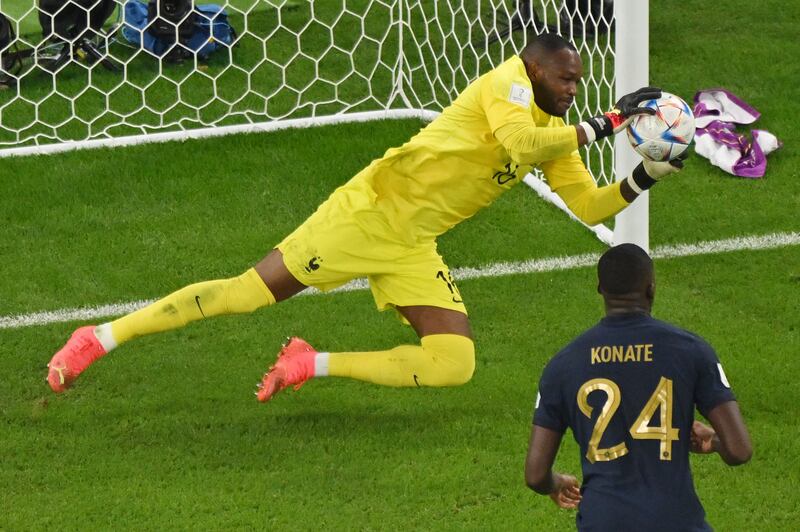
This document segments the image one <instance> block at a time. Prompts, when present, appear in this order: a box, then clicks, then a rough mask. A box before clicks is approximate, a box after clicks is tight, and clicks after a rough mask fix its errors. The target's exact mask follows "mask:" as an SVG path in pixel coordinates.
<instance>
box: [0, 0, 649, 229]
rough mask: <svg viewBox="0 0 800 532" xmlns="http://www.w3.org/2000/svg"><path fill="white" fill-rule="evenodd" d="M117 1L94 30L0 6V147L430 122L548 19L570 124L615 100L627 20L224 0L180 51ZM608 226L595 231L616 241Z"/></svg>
mask: <svg viewBox="0 0 800 532" xmlns="http://www.w3.org/2000/svg"><path fill="white" fill-rule="evenodd" d="M102 1H103V0H64V1H63V4H64V6H69V7H70V8H73V7H75V6H77V8H78V9H79V10H80V12H81V13H82V15H83V17H85V18H84V19H83V20H84V26H85V25H86V24H88V23H89V20H90V19H91V18H92V16H93V11H92V10H93V9H96V8H97V6H98V5H99V4H100V2H102ZM107 1H111V0H107ZM114 1H116V3H117V5H116V9H115V11H114V12H113V14H111V15H110V16H109V18H108V19H107V20H106V22H105V24H104V25H103V27H102V30H99V31H97V32H91V34H90V35H89V37H88V38H87V37H86V35H87V34H86V33H81V32H75V34H74V35H73V34H71V35H67V36H66V37H61V38H53V37H51V38H49V39H43V37H42V26H43V25H44V23H43V17H44V19H45V20H46V19H48V18H49V19H50V20H51V22H52V21H54V20H55V19H54V17H56V16H59V13H60V11H56V12H54V11H53V10H52V9H50V11H49V12H48V13H45V12H44V11H43V10H42V9H41V6H42V0H39V3H38V5H37V4H35V3H33V0H3V2H2V4H0V7H1V8H2V13H3V14H4V15H5V16H6V17H7V19H8V21H9V23H10V28H11V29H12V30H13V33H14V34H15V35H16V38H14V39H12V40H11V41H9V42H8V43H7V44H6V45H5V48H4V49H3V51H2V58H3V61H2V63H3V69H2V73H0V74H1V75H0V84H1V85H2V87H3V88H4V89H5V90H2V91H0V156H8V155H19V154H27V153H46V152H54V151H63V150H66V149H74V148H81V147H92V146H100V145H125V144H132V143H140V142H149V141H162V140H169V139H185V138H190V137H202V136H212V135H220V134H228V133H236V132H249V131H268V130H272V129H280V128H285V127H302V126H310V125H317V124H325V123H335V122H337V121H353V120H371V119H384V118H402V117H418V118H422V119H430V118H432V117H434V116H435V114H436V113H438V112H439V111H441V109H442V108H443V107H445V106H446V105H448V104H449V103H450V102H451V101H452V99H453V98H454V97H455V96H456V95H457V94H458V93H459V91H461V90H462V89H463V88H464V87H465V86H466V85H467V84H468V83H470V82H471V81H472V80H474V79H476V78H477V77H478V76H479V75H480V74H481V73H483V72H486V71H487V70H489V69H490V68H492V67H493V66H495V65H497V64H499V63H500V62H502V61H503V60H504V59H505V58H507V57H509V56H510V55H512V54H516V53H518V52H519V51H520V50H521V49H522V47H524V46H525V44H526V43H527V41H528V39H529V38H530V37H531V35H533V34H536V33H541V32H544V31H550V32H558V33H560V34H561V35H563V36H565V37H567V38H568V39H570V40H571V41H572V42H573V43H574V44H575V46H576V47H577V49H578V50H579V52H580V54H581V56H582V57H583V60H584V79H583V81H582V87H580V89H579V94H578V99H577V100H576V104H575V105H574V106H573V108H572V109H571V110H570V112H569V115H568V122H571V123H575V121H576V120H577V119H578V118H579V117H587V116H593V115H596V114H599V113H601V112H603V111H605V110H607V109H609V108H610V107H611V106H612V105H613V102H614V101H615V94H616V92H617V91H618V90H619V87H616V88H615V79H617V77H618V73H617V71H618V65H617V62H618V59H617V57H618V56H619V54H618V53H616V48H618V47H619V44H618V43H617V42H616V41H618V40H619V39H618V38H619V35H616V37H617V39H616V41H615V34H618V33H620V32H621V31H622V30H624V28H622V27H620V24H619V23H618V22H617V21H615V18H614V5H613V0H472V1H469V0H447V1H430V0H338V1H333V0H330V1H327V0H326V1H321V0H317V1H313V0H310V1H309V0H227V1H225V2H224V3H223V2H220V3H221V4H223V7H224V9H225V13H226V14H227V17H228V20H229V21H230V23H231V25H232V26H233V28H234V29H235V30H236V35H235V39H234V40H233V41H232V42H231V43H230V44H228V43H224V42H216V43H215V44H216V46H217V49H216V51H214V52H213V53H211V54H210V55H208V56H207V57H203V56H202V54H199V53H198V52H197V50H194V49H189V48H188V47H187V45H186V43H185V42H184V41H183V40H182V39H181V37H180V35H178V30H177V27H176V35H175V37H176V38H175V39H174V43H172V46H173V47H178V48H184V49H186V50H188V53H186V54H184V55H183V56H182V58H181V60H179V61H175V60H173V58H170V57H168V56H167V55H165V54H162V55H159V54H158V53H154V52H153V51H151V50H148V49H146V48H145V47H142V46H141V44H140V43H135V44H134V43H131V42H129V41H128V40H126V39H125V38H124V32H123V31H122V30H123V29H124V28H125V26H126V25H128V26H130V25H131V20H130V13H129V10H130V7H131V6H126V5H125V3H124V2H123V0H114ZM138 1H140V0H127V3H130V2H138ZM635 2H636V0H617V4H620V3H627V4H633V3H635ZM644 4H645V5H646V2H644ZM198 5H201V4H199V3H198ZM65 9H66V8H65ZM617 9H618V11H619V9H620V8H619V6H618V7H617ZM645 16H646V11H645ZM645 20H646V19H645ZM217 22H218V21H217V20H207V23H208V24H211V25H212V27H213V24H215V23H217ZM645 36H646V24H645ZM645 40H646V39H645ZM645 49H646V44H645ZM20 50H21V51H22V52H20ZM15 52H16V53H17V54H18V55H17V56H14V53H15ZM20 57H21V58H20ZM645 72H646V65H645ZM645 81H646V73H645ZM584 156H585V160H586V163H587V166H588V167H589V168H590V170H591V171H592V173H593V175H594V176H595V178H596V179H597V181H598V182H599V183H601V184H602V183H607V182H610V181H612V180H613V179H614V175H615V171H614V160H615V155H614V147H613V145H612V142H610V141H608V140H604V141H602V142H598V143H595V144H593V145H591V146H590V147H588V148H585V149H584ZM536 181H538V180H537V178H536V177H535V176H529V179H528V180H527V182H529V184H531V185H532V186H534V187H536V186H537V184H536ZM539 185H541V183H539ZM546 188H547V187H546V186H539V190H540V191H542V193H546V192H547V191H546ZM551 199H553V198H551ZM556 199H557V198H556ZM607 231H608V230H606V232H605V233H603V232H602V230H601V233H603V234H602V235H601V234H600V233H598V234H599V236H601V238H603V239H604V240H609V239H610V237H609V236H608V232H607Z"/></svg>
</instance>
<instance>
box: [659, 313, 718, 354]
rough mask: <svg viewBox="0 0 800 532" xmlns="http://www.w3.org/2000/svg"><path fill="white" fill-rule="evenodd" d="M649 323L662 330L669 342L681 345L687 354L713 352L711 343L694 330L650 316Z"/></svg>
mask: <svg viewBox="0 0 800 532" xmlns="http://www.w3.org/2000/svg"><path fill="white" fill-rule="evenodd" d="M651 324H652V327H653V328H654V329H656V330H659V331H660V332H662V333H663V335H664V336H665V338H666V339H668V340H670V342H671V343H673V344H675V345H676V346H679V347H683V348H684V349H685V350H686V351H687V352H688V353H689V354H697V355H701V354H702V355H705V354H708V353H714V348H713V347H711V344H710V343H709V342H708V341H707V340H706V339H705V338H703V337H702V336H700V335H699V334H697V333H695V332H692V331H690V330H688V329H684V328H682V327H679V326H677V325H675V324H673V323H669V322H666V321H663V320H659V319H656V318H651Z"/></svg>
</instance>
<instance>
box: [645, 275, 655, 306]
mask: <svg viewBox="0 0 800 532" xmlns="http://www.w3.org/2000/svg"><path fill="white" fill-rule="evenodd" d="M645 295H646V296H647V299H648V300H649V301H650V302H651V303H652V302H653V300H654V299H655V298H656V282H655V280H653V281H650V284H649V285H647V290H646V291H645Z"/></svg>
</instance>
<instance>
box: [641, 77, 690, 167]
mask: <svg viewBox="0 0 800 532" xmlns="http://www.w3.org/2000/svg"><path fill="white" fill-rule="evenodd" d="M639 107H649V108H650V109H653V110H654V111H655V112H656V114H654V115H644V114H642V115H636V116H635V117H634V118H633V120H632V121H631V123H630V125H629V126H628V140H630V142H631V146H633V149H634V150H636V152H637V153H638V154H639V155H641V156H642V157H643V158H644V159H647V160H649V161H671V160H672V159H674V158H676V157H677V156H679V155H680V154H681V153H683V152H684V151H686V149H687V148H688V147H689V144H691V143H692V138H694V114H692V110H691V109H690V108H689V105H688V104H687V103H686V102H684V101H683V100H681V99H680V98H678V97H677V96H675V95H674V94H670V93H668V92H662V93H661V98H659V99H657V100H648V101H646V102H642V103H640V104H639Z"/></svg>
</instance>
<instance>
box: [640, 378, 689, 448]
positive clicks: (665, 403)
mask: <svg viewBox="0 0 800 532" xmlns="http://www.w3.org/2000/svg"><path fill="white" fill-rule="evenodd" d="M656 408H659V409H660V412H661V416H660V417H661V419H660V421H659V424H658V425H657V426H655V427H651V426H650V420H651V419H652V418H653V415H655V413H656ZM630 433H631V436H633V437H634V438H636V439H637V440H661V446H660V447H661V449H660V452H661V455H660V456H661V459H662V460H672V442H673V440H677V439H678V429H676V428H674V427H673V426H672V381H671V380H669V379H666V378H664V377H661V380H660V381H659V382H658V386H656V390H655V391H654V392H653V395H651V396H650V399H649V400H648V401H647V404H646V405H644V408H643V409H642V411H641V413H640V414H639V417H637V418H636V421H634V422H633V426H632V427H631V430H630Z"/></svg>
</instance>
